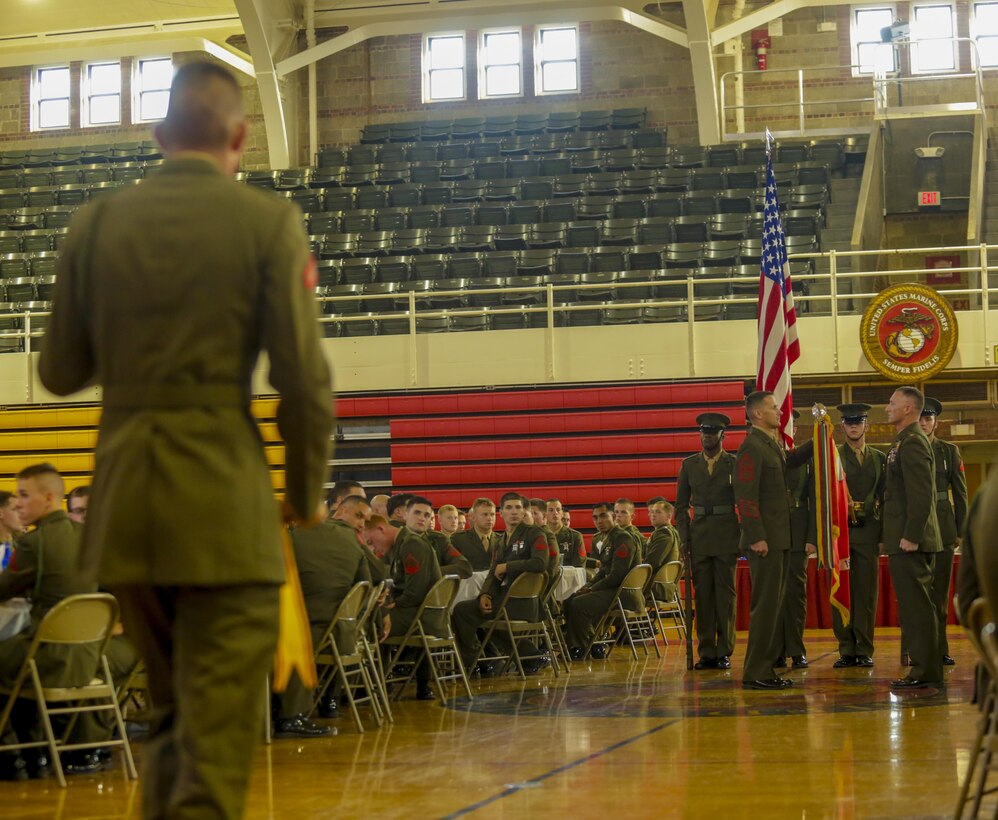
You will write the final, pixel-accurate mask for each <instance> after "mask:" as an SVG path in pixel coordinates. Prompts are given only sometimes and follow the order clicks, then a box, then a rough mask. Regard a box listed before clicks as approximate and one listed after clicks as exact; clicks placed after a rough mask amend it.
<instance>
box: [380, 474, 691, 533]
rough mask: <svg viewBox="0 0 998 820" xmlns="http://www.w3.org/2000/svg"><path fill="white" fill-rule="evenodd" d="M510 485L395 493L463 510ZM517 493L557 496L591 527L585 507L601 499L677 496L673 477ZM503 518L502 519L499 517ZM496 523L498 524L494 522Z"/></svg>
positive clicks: (522, 488) (414, 487)
mask: <svg viewBox="0 0 998 820" xmlns="http://www.w3.org/2000/svg"><path fill="white" fill-rule="evenodd" d="M509 491H510V490H509V487H483V486H478V487H451V488H446V487H445V488H437V489H434V490H426V489H423V488H421V487H420V486H419V485H411V486H408V485H407V486H405V487H399V488H397V489H396V492H406V493H415V494H417V495H422V496H425V497H426V498H428V499H430V501H432V502H433V504H434V506H437V507H439V506H440V505H441V504H454V505H455V506H457V507H461V508H462V509H467V508H468V507H470V506H471V504H472V503H473V502H474V500H475V499H476V498H491V499H492V500H493V501H495V502H496V504H498V503H499V499H500V498H501V497H502V495H503V493H507V492H509ZM516 492H520V493H523V495H525V496H527V497H528V498H535V497H537V498H545V499H547V498H557V499H558V500H559V501H561V503H562V504H564V505H565V506H567V507H581V508H583V509H582V510H576V511H574V512H573V513H572V514H573V516H574V515H582V516H583V518H582V519H580V520H579V521H578V522H576V523H577V524H578V526H580V527H591V526H592V519H590V518H588V517H587V513H586V512H585V507H587V506H589V505H592V504H596V503H598V502H600V501H609V502H613V501H615V500H616V499H618V498H630V499H632V500H634V501H635V502H637V503H638V504H643V503H644V500H645V499H648V498H652V497H654V496H656V495H661V496H664V497H665V498H667V499H669V500H670V501H674V500H675V498H676V482H675V480H672V479H670V480H662V481H656V482H641V483H635V482H628V483H626V484H623V483H622V484H568V485H565V484H524V485H522V486H518V487H517V489H516ZM499 521H500V522H501V521H502V518H499ZM497 526H498V525H497Z"/></svg>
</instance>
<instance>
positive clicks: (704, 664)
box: [693, 658, 717, 669]
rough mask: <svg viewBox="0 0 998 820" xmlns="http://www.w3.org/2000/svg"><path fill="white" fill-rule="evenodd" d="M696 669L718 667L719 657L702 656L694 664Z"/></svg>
mask: <svg viewBox="0 0 998 820" xmlns="http://www.w3.org/2000/svg"><path fill="white" fill-rule="evenodd" d="M693 668H694V669H717V658H700V660H698V661H697V662H696V663H695V664H693Z"/></svg>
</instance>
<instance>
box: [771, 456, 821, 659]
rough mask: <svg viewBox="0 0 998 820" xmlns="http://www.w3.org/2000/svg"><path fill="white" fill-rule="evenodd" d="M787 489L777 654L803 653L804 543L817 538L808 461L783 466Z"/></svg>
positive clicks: (805, 621)
mask: <svg viewBox="0 0 998 820" xmlns="http://www.w3.org/2000/svg"><path fill="white" fill-rule="evenodd" d="M787 489H789V490H790V552H789V553H788V554H787V568H786V573H787V577H786V582H785V587H784V593H783V609H782V611H781V612H780V624H779V626H778V627H777V628H776V635H777V643H778V644H779V645H780V646H779V649H778V651H777V653H776V657H777V658H786V657H787V656H788V655H789V656H790V657H794V658H797V657H804V656H806V655H807V650H806V649H805V648H804V627H805V625H806V623H807V562H808V554H807V545H808V544H813V543H814V542H815V541H816V540H817V538H818V522H817V520H816V519H815V517H814V478H813V476H812V473H811V465H810V464H804V465H802V466H800V467H791V468H789V469H788V470H787Z"/></svg>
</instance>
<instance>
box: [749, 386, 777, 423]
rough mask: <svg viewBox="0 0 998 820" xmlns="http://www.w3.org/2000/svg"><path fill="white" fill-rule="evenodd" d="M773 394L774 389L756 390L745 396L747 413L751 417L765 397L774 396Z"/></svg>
mask: <svg viewBox="0 0 998 820" xmlns="http://www.w3.org/2000/svg"><path fill="white" fill-rule="evenodd" d="M772 395H773V391H772V390H755V391H753V392H752V393H749V394H748V395H747V396H746V397H745V415H746V416H748V417H749V418H750V419H751V418H752V414H753V413H754V412H755V411H756V410H757V409H758V408H759V406H760V405H761V404H762V401H763V399H765V398H766V397H767V396H772Z"/></svg>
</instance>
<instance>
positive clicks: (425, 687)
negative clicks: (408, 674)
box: [416, 680, 437, 700]
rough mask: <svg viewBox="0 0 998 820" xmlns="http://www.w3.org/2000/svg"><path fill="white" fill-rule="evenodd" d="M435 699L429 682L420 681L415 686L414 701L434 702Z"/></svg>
mask: <svg viewBox="0 0 998 820" xmlns="http://www.w3.org/2000/svg"><path fill="white" fill-rule="evenodd" d="M436 698H437V696H436V695H434V694H433V689H432V688H431V687H430V682H429V681H425V680H421V681H419V682H418V683H417V684H416V700H436Z"/></svg>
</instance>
